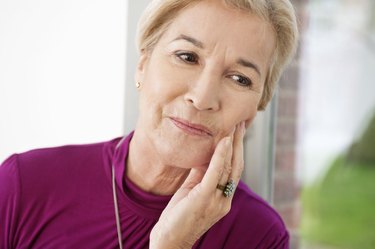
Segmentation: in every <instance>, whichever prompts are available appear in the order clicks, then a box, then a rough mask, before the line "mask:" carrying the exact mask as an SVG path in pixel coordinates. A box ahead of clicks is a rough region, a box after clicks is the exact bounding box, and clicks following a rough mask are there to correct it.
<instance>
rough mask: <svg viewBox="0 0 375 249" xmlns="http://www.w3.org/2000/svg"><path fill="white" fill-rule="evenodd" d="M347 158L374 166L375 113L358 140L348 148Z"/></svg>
mask: <svg viewBox="0 0 375 249" xmlns="http://www.w3.org/2000/svg"><path fill="white" fill-rule="evenodd" d="M348 160H350V161H352V162H357V163H362V164H370V165H373V166H375V115H374V116H373V117H372V119H371V121H370V123H369V125H368V126H367V128H366V130H365V131H364V133H363V134H362V136H361V138H360V139H359V141H358V142H356V143H354V144H353V145H352V146H351V148H350V149H349V152H348Z"/></svg>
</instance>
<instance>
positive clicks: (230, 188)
mask: <svg viewBox="0 0 375 249" xmlns="http://www.w3.org/2000/svg"><path fill="white" fill-rule="evenodd" d="M216 188H217V189H220V190H221V191H223V195H224V196H225V197H231V196H232V195H233V193H234V190H235V188H236V184H235V183H234V181H233V180H232V179H230V180H229V181H228V182H227V184H226V185H225V186H224V185H221V184H218V185H217V186H216Z"/></svg>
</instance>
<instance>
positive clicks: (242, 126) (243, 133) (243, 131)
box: [241, 121, 246, 135]
mask: <svg viewBox="0 0 375 249" xmlns="http://www.w3.org/2000/svg"><path fill="white" fill-rule="evenodd" d="M241 130H242V135H245V132H246V127H245V121H242V122H241Z"/></svg>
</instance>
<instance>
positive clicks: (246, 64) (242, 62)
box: [173, 34, 261, 76]
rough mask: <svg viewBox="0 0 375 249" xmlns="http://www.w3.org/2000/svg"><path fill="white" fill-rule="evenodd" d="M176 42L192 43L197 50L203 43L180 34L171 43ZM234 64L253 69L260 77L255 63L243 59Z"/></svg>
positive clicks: (202, 46)
mask: <svg viewBox="0 0 375 249" xmlns="http://www.w3.org/2000/svg"><path fill="white" fill-rule="evenodd" d="M178 40H185V41H187V42H190V43H192V44H193V45H194V46H196V47H198V48H201V49H203V48H204V45H203V42H201V41H198V40H197V39H195V38H193V37H191V36H188V35H184V34H181V35H179V36H178V37H177V38H176V39H174V40H173V41H178ZM236 62H237V64H240V65H241V66H244V67H248V68H252V69H254V70H255V71H256V72H257V73H258V74H259V76H261V73H260V70H259V67H258V66H257V65H256V64H255V63H253V62H250V61H248V60H245V59H243V58H239V59H238V60H237V61H236Z"/></svg>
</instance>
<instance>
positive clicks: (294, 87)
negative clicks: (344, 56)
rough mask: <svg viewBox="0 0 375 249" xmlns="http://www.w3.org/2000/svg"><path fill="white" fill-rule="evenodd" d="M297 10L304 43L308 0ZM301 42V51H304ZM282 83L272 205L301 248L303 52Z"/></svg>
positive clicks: (297, 3)
mask: <svg viewBox="0 0 375 249" xmlns="http://www.w3.org/2000/svg"><path fill="white" fill-rule="evenodd" d="M292 2H293V5H294V6H295V8H296V11H297V16H298V21H299V30H300V33H301V40H300V41H302V38H303V31H304V30H305V25H306V23H307V16H306V12H305V7H306V4H307V0H294V1H292ZM301 46H302V44H301V42H300V45H299V51H300V50H301ZM299 51H298V52H297V55H296V57H295V59H294V61H293V62H292V63H291V65H290V66H289V67H288V69H287V70H286V71H285V73H284V75H283V76H282V77H281V79H280V82H279V91H278V104H277V121H276V146H275V154H276V155H275V173H274V192H273V193H274V194H273V204H274V206H275V208H276V209H277V211H278V212H279V213H280V214H281V216H282V217H283V219H284V221H285V223H286V225H287V227H288V229H289V232H290V235H291V249H297V248H299V224H300V216H301V215H300V213H301V212H300V211H301V207H300V187H299V186H298V184H297V181H296V157H297V129H298V93H299V91H298V90H299V72H300V64H299V61H300V52H299Z"/></svg>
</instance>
